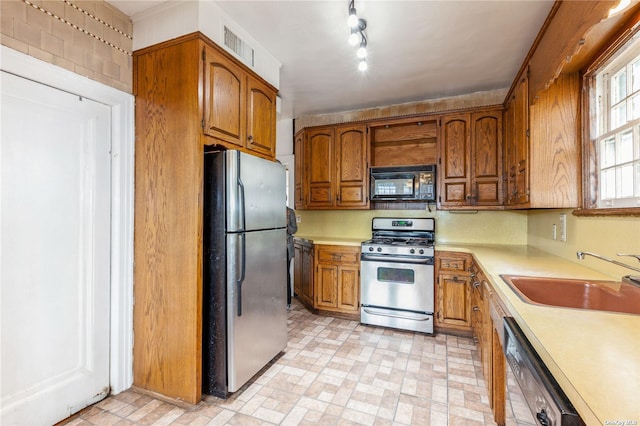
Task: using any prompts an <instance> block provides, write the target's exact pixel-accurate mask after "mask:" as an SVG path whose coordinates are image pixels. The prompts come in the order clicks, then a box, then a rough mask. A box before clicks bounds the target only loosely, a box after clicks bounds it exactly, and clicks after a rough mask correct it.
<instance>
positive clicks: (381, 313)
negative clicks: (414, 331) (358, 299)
mask: <svg viewBox="0 0 640 426" xmlns="http://www.w3.org/2000/svg"><path fill="white" fill-rule="evenodd" d="M362 310H364V311H365V312H366V313H368V314H369V315H379V316H382V317H389V318H400V319H405V320H411V321H429V319H431V316H430V315H426V314H416V316H407V315H400V314H391V313H389V311H387V310H385V311H380V310H378V311H375V310H371V309H369V308H362ZM418 315H420V316H418Z"/></svg>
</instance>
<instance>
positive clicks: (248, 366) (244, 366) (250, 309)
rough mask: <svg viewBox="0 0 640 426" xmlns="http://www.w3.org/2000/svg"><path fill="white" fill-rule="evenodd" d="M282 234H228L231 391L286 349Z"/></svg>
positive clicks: (285, 258)
mask: <svg viewBox="0 0 640 426" xmlns="http://www.w3.org/2000/svg"><path fill="white" fill-rule="evenodd" d="M286 238H287V235H286V230H285V229H274V230H268V231H256V232H244V233H237V234H227V250H228V252H227V253H228V254H229V257H228V263H227V272H228V273H227V277H228V278H227V362H228V367H227V368H228V386H229V389H228V390H229V392H235V391H237V390H238V389H240V387H242V385H244V384H245V383H246V382H247V381H248V380H249V379H250V378H251V377H253V376H254V375H255V374H256V373H257V372H258V371H260V370H261V369H262V367H264V366H265V365H267V363H268V362H269V361H271V360H272V359H273V358H274V357H275V356H276V355H278V354H279V353H280V352H281V351H282V350H284V349H285V347H286V346H287V299H286V297H287V284H286V283H287V276H286V273H287V267H286V261H287V254H286Z"/></svg>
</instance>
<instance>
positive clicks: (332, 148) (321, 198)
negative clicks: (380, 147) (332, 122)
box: [296, 125, 369, 209]
mask: <svg viewBox="0 0 640 426" xmlns="http://www.w3.org/2000/svg"><path fill="white" fill-rule="evenodd" d="M368 158H369V144H368V141H367V128H366V125H353V126H325V127H314V128H311V129H307V130H304V131H301V132H299V133H298V134H297V135H296V161H297V163H296V170H297V175H296V188H298V186H299V185H300V189H299V191H298V190H297V189H296V190H297V191H298V192H297V194H298V195H296V200H298V196H299V197H300V200H299V201H301V202H299V203H298V204H296V207H297V208H307V209H328V208H335V209H366V208H368V207H369V191H368V185H369V168H368ZM301 159H303V160H301ZM300 161H302V164H300ZM298 182H300V183H298Z"/></svg>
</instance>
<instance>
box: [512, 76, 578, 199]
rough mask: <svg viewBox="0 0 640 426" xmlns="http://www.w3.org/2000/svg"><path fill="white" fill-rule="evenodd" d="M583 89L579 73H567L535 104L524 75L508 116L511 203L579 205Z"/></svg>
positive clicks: (517, 87) (545, 91)
mask: <svg viewBox="0 0 640 426" xmlns="http://www.w3.org/2000/svg"><path fill="white" fill-rule="evenodd" d="M579 94H580V83H579V76H578V74H577V73H572V74H561V75H560V76H559V77H558V78H557V79H556V81H555V82H554V83H553V84H551V85H550V86H549V88H547V89H546V90H544V91H542V92H540V93H539V94H538V95H537V96H536V102H535V103H534V104H533V105H529V102H528V99H529V90H528V82H527V77H526V76H524V77H522V78H520V80H519V82H518V84H517V85H516V87H515V90H514V93H513V95H512V96H511V98H510V99H509V101H508V103H507V112H506V120H505V133H506V135H507V138H506V140H505V144H504V147H505V161H506V162H507V164H506V167H505V169H506V173H505V177H506V185H507V188H506V191H505V192H506V195H507V202H506V205H507V206H508V207H509V208H575V207H578V205H579V198H580V188H579V185H580V182H581V180H582V178H581V169H580V144H579V136H578V135H579V117H578V111H579V99H580V96H579Z"/></svg>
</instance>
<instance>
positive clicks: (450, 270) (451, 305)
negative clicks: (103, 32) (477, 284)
mask: <svg viewBox="0 0 640 426" xmlns="http://www.w3.org/2000/svg"><path fill="white" fill-rule="evenodd" d="M435 261H436V270H435V274H436V286H435V308H436V315H435V326H436V330H437V331H445V332H447V331H448V332H454V333H455V332H458V333H461V334H466V335H470V334H471V327H472V316H471V281H472V271H471V265H472V258H471V255H469V254H466V253H456V252H436V255H435Z"/></svg>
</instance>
